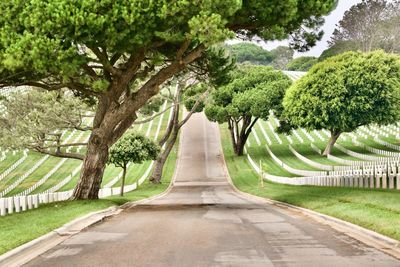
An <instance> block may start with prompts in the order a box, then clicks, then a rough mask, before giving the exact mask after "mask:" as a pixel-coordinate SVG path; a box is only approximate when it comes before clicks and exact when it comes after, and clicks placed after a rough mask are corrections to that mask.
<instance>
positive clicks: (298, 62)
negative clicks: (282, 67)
mask: <svg viewBox="0 0 400 267" xmlns="http://www.w3.org/2000/svg"><path fill="white" fill-rule="evenodd" d="M317 62H318V59H317V58H316V57H298V58H295V59H293V60H292V61H290V62H289V63H288V64H287V65H286V69H287V70H291V71H308V70H309V69H310V68H311V67H312V66H313V65H314V64H315V63H317Z"/></svg>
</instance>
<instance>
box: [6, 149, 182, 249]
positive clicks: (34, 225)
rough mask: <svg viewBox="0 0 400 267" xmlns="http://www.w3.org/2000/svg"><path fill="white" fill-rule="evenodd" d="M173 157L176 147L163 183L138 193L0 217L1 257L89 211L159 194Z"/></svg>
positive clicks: (144, 186)
mask: <svg viewBox="0 0 400 267" xmlns="http://www.w3.org/2000/svg"><path fill="white" fill-rule="evenodd" d="M176 155H177V148H175V149H174V150H173V152H171V156H170V157H169V159H168V161H167V163H166V166H165V169H164V176H163V182H162V184H159V185H153V184H151V183H149V182H147V181H145V182H144V183H143V184H142V185H141V186H140V187H139V188H138V189H137V190H135V191H133V192H130V193H127V194H125V195H124V196H123V197H119V196H113V197H110V198H107V199H101V200H95V201H94V200H92V201H66V202H57V203H51V204H46V205H45V204H44V205H41V206H40V207H39V208H38V209H35V210H30V211H26V212H23V213H18V214H12V215H7V216H5V217H0V229H1V231H0V254H3V253H5V252H6V251H8V250H10V249H13V248H15V247H17V246H19V245H22V244H24V243H26V242H29V241H31V240H33V239H35V238H37V237H39V236H42V235H44V234H46V233H48V232H50V231H52V230H54V229H56V228H58V227H60V226H62V225H63V224H65V223H67V222H69V221H71V220H73V219H75V218H78V217H80V216H82V215H85V214H87V213H89V212H93V211H97V210H101V209H105V208H107V207H110V206H113V205H121V204H123V203H125V202H128V201H135V200H140V199H144V198H148V197H151V196H154V195H157V194H159V193H162V192H163V191H165V189H166V188H167V187H168V185H169V183H170V181H171V178H172V175H173V172H174V169H175V162H176Z"/></svg>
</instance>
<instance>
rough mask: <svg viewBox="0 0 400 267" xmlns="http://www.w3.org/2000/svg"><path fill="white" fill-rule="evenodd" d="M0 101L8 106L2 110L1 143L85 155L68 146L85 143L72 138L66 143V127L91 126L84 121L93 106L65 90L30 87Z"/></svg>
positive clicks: (4, 145) (22, 147) (82, 128)
mask: <svg viewBox="0 0 400 267" xmlns="http://www.w3.org/2000/svg"><path fill="white" fill-rule="evenodd" d="M0 104H2V105H3V107H4V110H5V112H3V113H2V114H0V147H5V148H12V149H26V148H28V149H31V150H34V151H37V152H41V153H45V154H50V155H53V156H58V157H67V158H76V159H81V160H82V159H83V158H84V156H83V155H82V154H78V153H69V152H67V151H66V150H67V149H68V148H71V147H77V146H85V145H86V143H83V142H73V140H70V141H69V142H67V143H65V141H64V140H65V136H66V134H63V132H66V131H67V130H69V131H71V130H80V131H87V130H90V129H91V125H86V124H85V118H86V117H87V116H90V114H89V115H88V112H89V111H90V110H91V108H90V107H89V106H87V105H86V104H85V103H84V102H82V101H81V100H80V99H79V98H76V97H74V96H72V95H71V93H68V92H65V91H57V92H54V91H53V92H46V91H38V90H29V91H27V92H21V91H20V92H14V93H12V94H11V95H10V96H9V97H7V98H5V99H4V100H2V101H0ZM89 113H90V112H89Z"/></svg>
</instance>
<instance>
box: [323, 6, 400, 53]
mask: <svg viewBox="0 0 400 267" xmlns="http://www.w3.org/2000/svg"><path fill="white" fill-rule="evenodd" d="M399 25H400V2H399V1H387V0H363V1H362V2H361V3H359V4H357V5H354V6H352V7H351V8H350V9H349V10H348V11H346V12H345V14H344V16H343V18H342V20H341V21H340V22H339V24H338V25H337V28H336V29H335V31H334V32H333V35H332V37H331V40H330V46H331V47H333V46H339V47H341V48H342V49H340V50H339V51H338V49H336V51H337V52H343V48H345V49H346V50H353V51H356V50H361V51H363V52H369V51H372V50H376V49H383V50H385V51H386V52H397V53H399V52H400V45H399V41H400V26H399ZM332 52H335V50H332Z"/></svg>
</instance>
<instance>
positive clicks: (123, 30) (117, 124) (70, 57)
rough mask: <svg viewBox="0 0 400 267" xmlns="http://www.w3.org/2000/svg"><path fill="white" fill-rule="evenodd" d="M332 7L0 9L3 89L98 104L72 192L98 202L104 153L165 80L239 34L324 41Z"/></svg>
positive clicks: (44, 0) (73, 4)
mask: <svg viewBox="0 0 400 267" xmlns="http://www.w3.org/2000/svg"><path fill="white" fill-rule="evenodd" d="M334 2H336V1H335V0H324V1H321V0H306V1H290V2H287V1H275V0H269V1H247V0H244V1H239V0H213V1H209V0H197V1H187V0H177V1H172V2H171V1H166V0H154V1H153V0H114V1H110V0H82V1H70V0H59V1H52V0H24V1H22V0H10V1H2V2H1V3H0V9H1V11H2V15H1V17H0V32H1V34H0V86H18V85H30V86H36V87H41V88H44V89H47V90H58V89H61V88H69V89H70V90H72V91H75V92H76V93H77V94H79V95H80V96H86V97H90V98H92V99H95V100H96V103H97V106H96V112H95V117H94V123H93V130H92V133H91V136H90V139H89V142H88V145H87V150H86V151H87V152H86V156H85V159H84V163H83V169H82V171H81V177H80V179H79V182H78V184H77V186H76V188H75V190H74V194H73V198H74V199H94V198H97V197H98V190H99V188H100V184H101V179H102V176H103V172H104V168H105V165H106V163H107V159H108V149H109V148H110V146H111V145H112V144H114V143H115V142H116V141H117V140H118V139H119V138H120V137H121V136H122V134H123V133H124V132H125V131H126V130H127V129H128V128H129V127H130V126H131V125H132V123H133V122H134V121H135V120H136V118H137V111H138V110H139V109H140V108H141V107H142V106H143V105H144V104H145V103H146V102H147V101H148V100H149V99H150V98H151V97H153V96H154V95H156V94H158V92H159V90H160V86H161V85H162V84H163V83H164V82H165V81H167V80H169V79H170V78H171V77H173V76H175V75H177V74H179V73H180V72H181V71H182V70H185V69H186V68H187V67H188V66H190V65H191V64H193V63H194V62H196V61H197V60H198V59H200V58H201V57H202V53H203V52H204V51H205V50H206V49H207V48H208V47H209V46H211V45H213V44H214V43H216V42H221V41H223V40H225V39H226V38H230V37H233V36H234V35H235V34H236V35H237V36H238V37H241V38H252V37H253V36H255V35H257V36H259V37H260V38H263V39H265V40H271V39H280V38H287V37H288V35H292V36H295V37H296V38H295V39H294V41H295V44H294V45H295V46H296V47H298V48H299V49H306V48H308V46H309V43H308V42H307V41H308V40H311V39H312V38H310V36H317V37H319V36H320V34H319V33H320V31H319V29H318V28H319V26H320V24H321V20H320V17H321V16H323V15H325V14H327V13H328V12H329V11H330V10H331V9H332V8H333V6H334ZM302 25H306V26H307V27H302ZM299 36H300V37H299ZM302 37H304V38H302ZM304 40H305V42H304ZM311 44H313V43H312V42H311Z"/></svg>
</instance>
